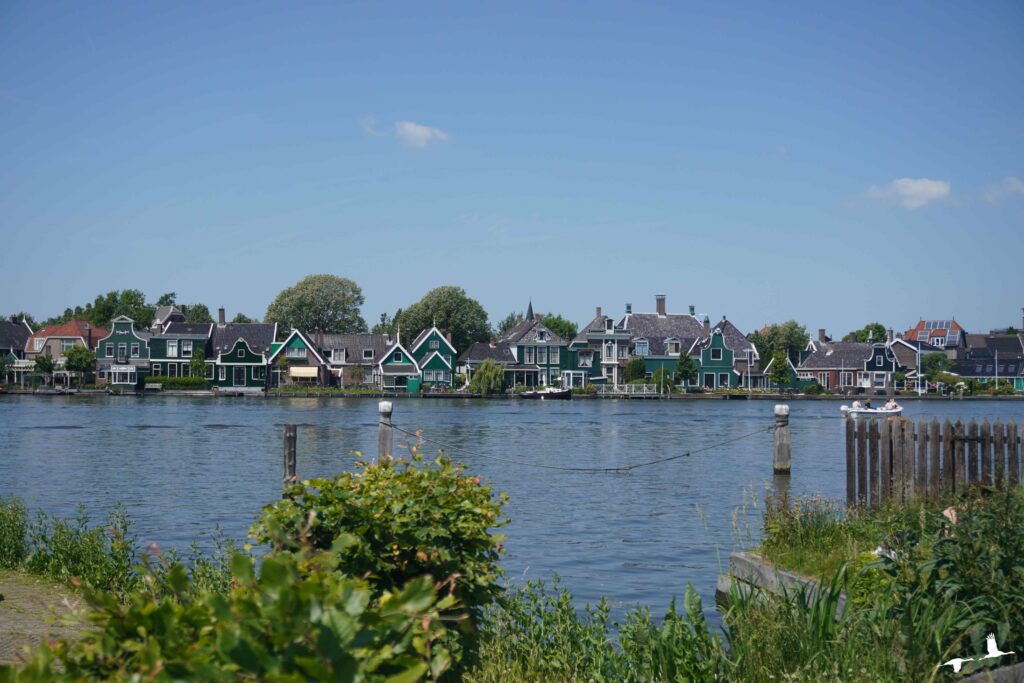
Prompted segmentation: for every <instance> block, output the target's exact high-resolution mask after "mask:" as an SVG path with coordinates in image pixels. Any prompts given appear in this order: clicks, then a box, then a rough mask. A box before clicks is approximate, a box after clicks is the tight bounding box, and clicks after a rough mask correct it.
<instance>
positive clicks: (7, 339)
mask: <svg viewBox="0 0 1024 683" xmlns="http://www.w3.org/2000/svg"><path fill="white" fill-rule="evenodd" d="M30 336H32V330H30V329H29V328H28V325H27V324H25V323H24V322H23V321H20V320H19V321H18V322H16V323H15V322H11V321H10V320H3V321H0V349H17V350H18V351H22V350H24V348H25V344H27V343H28V338H29V337H30Z"/></svg>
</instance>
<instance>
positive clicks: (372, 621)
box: [0, 543, 454, 681]
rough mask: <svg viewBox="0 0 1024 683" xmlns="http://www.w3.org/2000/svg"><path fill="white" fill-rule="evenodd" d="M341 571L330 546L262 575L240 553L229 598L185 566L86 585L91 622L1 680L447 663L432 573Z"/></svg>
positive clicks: (363, 670) (317, 671) (412, 669)
mask: <svg viewBox="0 0 1024 683" xmlns="http://www.w3.org/2000/svg"><path fill="white" fill-rule="evenodd" d="M342 546H343V543H339V544H338V547H342ZM337 569H338V558H337V556H336V555H334V554H333V553H330V552H327V553H315V554H309V553H303V554H292V553H279V554H275V555H270V556H268V557H266V558H264V560H263V562H262V565H261V567H260V571H259V573H258V574H257V573H256V572H255V570H254V566H253V561H252V559H251V558H248V557H245V556H243V555H236V556H235V557H234V561H233V563H232V581H233V587H232V589H231V590H230V592H228V593H227V594H219V593H212V592H202V591H199V592H197V591H195V590H193V589H192V587H191V585H190V583H189V579H188V576H187V573H186V571H185V568H184V567H183V566H181V565H177V566H174V567H172V568H170V570H169V571H168V572H167V574H166V576H165V577H164V578H163V581H164V582H165V584H166V586H167V587H168V590H166V591H165V592H163V593H162V594H160V595H154V594H152V593H150V592H147V591H136V592H133V593H132V594H130V595H129V596H128V599H127V601H125V602H121V601H119V600H118V599H116V598H115V597H114V596H111V595H109V594H107V593H105V592H103V591H100V590H94V589H86V590H85V592H84V597H85V600H86V601H87V603H88V605H89V607H90V611H91V614H90V616H89V620H90V621H91V622H92V624H93V626H92V628H90V629H88V630H85V631H83V632H82V633H80V634H78V636H77V637H76V638H75V639H73V640H63V641H59V642H57V643H56V644H53V645H49V644H44V645H42V646H41V647H40V648H38V649H37V650H36V651H35V653H34V655H33V658H32V660H31V661H30V662H28V663H27V664H25V665H23V666H21V667H19V668H18V669H13V668H9V669H7V671H6V672H5V671H4V669H3V667H0V680H25V681H35V680H54V679H58V678H60V679H69V680H114V681H139V680H159V681H174V680H197V681H237V680H252V681H256V680H270V681H306V680H324V681H326V680H347V681H418V680H422V679H423V678H424V677H427V676H429V677H431V678H436V677H437V676H440V675H441V674H443V673H444V672H445V671H446V670H447V669H448V667H449V662H450V656H449V653H448V652H447V650H446V649H445V647H444V645H443V644H442V642H441V641H442V639H443V636H444V635H445V628H444V626H443V623H442V621H441V618H440V614H439V612H440V611H441V610H451V609H452V607H453V604H454V598H453V597H451V596H447V597H445V598H443V599H441V600H440V601H438V600H437V599H436V597H435V588H434V583H433V579H431V577H429V576H423V577H420V578H417V579H414V580H412V581H410V582H408V583H407V584H405V585H403V586H402V587H400V588H398V589H396V590H394V591H385V592H384V593H377V592H376V591H374V590H373V589H372V588H371V587H370V585H369V584H368V583H367V582H366V581H364V580H361V579H357V578H351V577H346V576H344V575H343V574H341V573H340V572H339V571H337ZM145 580H146V582H147V583H151V582H152V581H153V580H154V579H153V577H152V575H149V574H147V575H146V577H145Z"/></svg>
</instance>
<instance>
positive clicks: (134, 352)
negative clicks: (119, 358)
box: [129, 344, 139, 358]
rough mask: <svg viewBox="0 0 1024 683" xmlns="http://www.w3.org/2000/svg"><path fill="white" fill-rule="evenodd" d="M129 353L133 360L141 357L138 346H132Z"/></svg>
mask: <svg viewBox="0 0 1024 683" xmlns="http://www.w3.org/2000/svg"><path fill="white" fill-rule="evenodd" d="M129 353H130V354H131V357H132V358H138V357H139V345H138V344H132V346H131V349H130V351H129Z"/></svg>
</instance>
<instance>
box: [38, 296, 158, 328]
mask: <svg viewBox="0 0 1024 683" xmlns="http://www.w3.org/2000/svg"><path fill="white" fill-rule="evenodd" d="M155 311H156V307H155V306H153V305H151V304H147V303H146V295H145V294H143V293H142V292H141V291H140V290H138V289H125V290H121V291H117V290H114V291H111V292H107V293H106V294H100V295H98V296H97V297H96V299H95V300H94V301H93V302H92V303H90V304H86V305H85V306H75V307H74V308H67V309H65V310H64V313H62V314H61V315H59V316H56V317H54V318H50V319H49V320H47V321H46V324H47V325H59V324H61V323H66V322H67V321H69V320H75V319H85V320H88V321H89V322H90V323H92V324H93V325H97V326H100V327H107V326H109V325H110V321H111V320H113V319H114V318H116V317H117V316H119V315H125V316H128V317H129V318H131V319H132V320H134V321H135V325H136V326H137V327H149V326H150V325H151V324H152V323H153V314H154V312H155Z"/></svg>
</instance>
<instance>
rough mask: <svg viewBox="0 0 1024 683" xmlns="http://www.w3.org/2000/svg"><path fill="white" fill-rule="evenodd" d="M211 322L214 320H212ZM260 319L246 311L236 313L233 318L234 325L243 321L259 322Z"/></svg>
mask: <svg viewBox="0 0 1024 683" xmlns="http://www.w3.org/2000/svg"><path fill="white" fill-rule="evenodd" d="M210 322H213V321H212V320H211V321H210ZM258 322H259V320H254V319H252V318H250V317H249V316H247V315H246V314H245V313H236V314H235V317H234V318H232V319H231V324H232V325H239V324H242V323H258Z"/></svg>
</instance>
